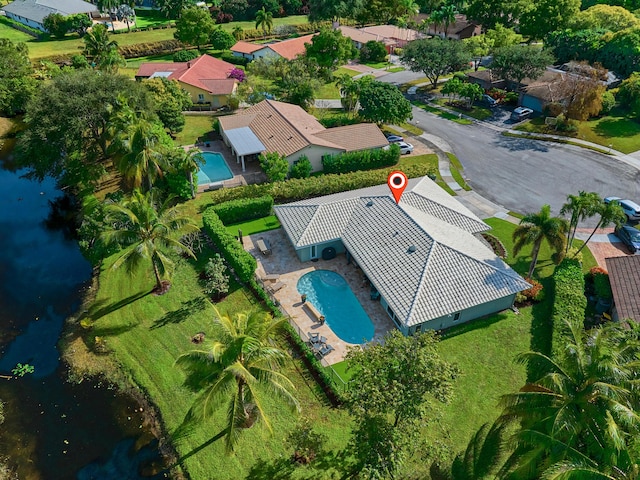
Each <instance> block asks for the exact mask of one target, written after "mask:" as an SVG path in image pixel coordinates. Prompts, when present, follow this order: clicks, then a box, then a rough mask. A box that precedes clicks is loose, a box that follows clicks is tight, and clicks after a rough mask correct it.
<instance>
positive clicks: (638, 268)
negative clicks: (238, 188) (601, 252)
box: [605, 255, 640, 322]
mask: <svg viewBox="0 0 640 480" xmlns="http://www.w3.org/2000/svg"><path fill="white" fill-rule="evenodd" d="M605 261H606V262H607V270H608V271H609V280H610V281H611V290H612V291H613V301H614V302H615V306H616V312H617V314H618V318H619V319H620V320H627V319H630V320H633V321H634V322H640V256H638V255H630V256H626V257H614V258H607V259H605Z"/></svg>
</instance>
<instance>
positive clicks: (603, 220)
mask: <svg viewBox="0 0 640 480" xmlns="http://www.w3.org/2000/svg"><path fill="white" fill-rule="evenodd" d="M595 213H597V214H599V215H600V220H598V223H597V224H596V226H595V227H594V228H593V230H592V231H591V234H589V238H587V239H586V240H585V242H584V243H583V244H582V245H581V246H580V248H579V249H578V251H577V252H576V255H578V254H579V253H580V252H581V251H582V249H583V248H584V247H585V246H586V245H587V243H589V240H591V237H593V235H594V234H595V233H596V232H597V231H598V229H599V228H605V227H607V226H609V225H611V224H612V223H613V224H614V225H616V226H617V227H619V226H620V225H623V224H624V223H625V222H626V221H627V215H626V214H625V213H624V210H623V209H622V207H621V206H620V204H619V203H618V202H616V201H613V202H609V203H605V202H604V201H602V202H600V204H599V205H598V206H597V208H596V211H595Z"/></svg>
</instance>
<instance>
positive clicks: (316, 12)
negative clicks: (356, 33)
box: [309, 0, 363, 23]
mask: <svg viewBox="0 0 640 480" xmlns="http://www.w3.org/2000/svg"><path fill="white" fill-rule="evenodd" d="M362 4H363V0H309V21H311V22H317V21H321V20H330V21H331V22H334V23H338V22H339V21H340V19H341V18H351V19H353V18H355V16H356V14H357V13H358V12H359V11H360V10H361V8H362Z"/></svg>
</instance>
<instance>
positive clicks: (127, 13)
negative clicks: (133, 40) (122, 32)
mask: <svg viewBox="0 0 640 480" xmlns="http://www.w3.org/2000/svg"><path fill="white" fill-rule="evenodd" d="M116 16H117V17H118V18H119V19H120V20H121V21H124V22H125V23H126V24H127V31H129V32H130V31H131V23H132V22H135V21H136V11H135V10H134V9H133V8H132V7H131V6H130V5H127V4H126V3H123V4H122V5H119V6H118V8H117V9H116Z"/></svg>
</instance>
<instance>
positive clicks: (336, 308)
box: [298, 270, 375, 343]
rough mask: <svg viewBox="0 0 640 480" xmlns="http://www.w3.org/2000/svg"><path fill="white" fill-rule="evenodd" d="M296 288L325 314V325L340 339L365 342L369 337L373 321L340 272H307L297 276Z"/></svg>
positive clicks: (370, 336) (369, 339) (350, 341)
mask: <svg viewBox="0 0 640 480" xmlns="http://www.w3.org/2000/svg"><path fill="white" fill-rule="evenodd" d="M298 292H300V294H305V295H306V296H307V302H311V304H312V305H313V306H314V307H316V309H318V311H319V312H320V313H321V314H322V315H324V316H325V321H326V323H327V325H329V327H331V330H333V331H334V333H335V334H336V335H337V336H338V337H340V339H341V340H344V341H345V342H349V343H365V342H368V341H371V339H372V338H373V334H374V331H375V329H374V327H373V323H371V320H370V319H369V316H368V315H367V312H365V311H364V308H362V305H360V302H359V301H358V299H357V298H356V296H355V295H354V293H353V292H352V291H351V287H349V284H348V283H347V281H346V280H345V279H344V278H342V276H341V275H340V274H338V273H335V272H332V271H330V270H315V271H313V272H309V273H307V274H306V275H304V276H302V277H301V278H300V280H298Z"/></svg>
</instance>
